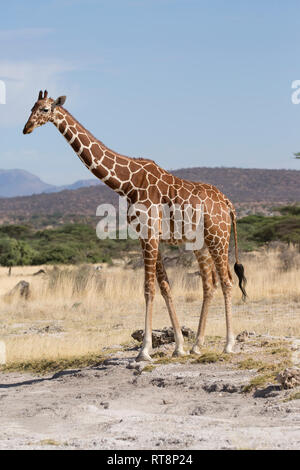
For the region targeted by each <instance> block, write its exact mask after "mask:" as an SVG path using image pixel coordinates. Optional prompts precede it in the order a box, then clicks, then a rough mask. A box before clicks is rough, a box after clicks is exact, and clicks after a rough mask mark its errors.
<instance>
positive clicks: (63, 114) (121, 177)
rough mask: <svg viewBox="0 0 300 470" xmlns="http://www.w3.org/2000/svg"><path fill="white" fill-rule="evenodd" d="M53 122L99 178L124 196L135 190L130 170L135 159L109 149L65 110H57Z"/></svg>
mask: <svg viewBox="0 0 300 470" xmlns="http://www.w3.org/2000/svg"><path fill="white" fill-rule="evenodd" d="M52 122H53V124H54V125H55V126H56V127H57V128H58V130H59V131H60V133H61V134H62V135H63V136H64V137H65V139H66V140H67V141H68V142H69V144H70V145H71V147H72V148H73V150H74V151H75V153H76V154H77V155H78V157H79V158H80V160H81V161H82V162H83V163H84V164H85V166H86V167H87V168H88V169H89V170H90V171H91V172H92V173H93V174H94V175H95V176H96V177H97V178H99V179H100V180H102V181H103V182H104V183H106V184H107V185H108V186H109V187H110V188H112V189H113V190H114V191H116V192H117V193H118V194H120V195H123V196H126V195H127V193H129V192H130V191H131V190H132V183H131V181H129V180H130V171H129V166H130V162H131V161H132V160H133V159H131V158H129V157H124V156H122V155H119V154H118V153H116V152H114V151H113V150H111V149H109V148H108V147H106V146H105V145H104V144H103V143H102V142H100V141H99V140H98V139H96V138H95V137H94V136H93V135H92V134H91V133H90V132H89V131H88V130H87V129H85V128H84V127H83V126H82V125H81V124H80V123H79V122H78V121H76V119H75V118H74V117H73V116H72V115H71V114H70V113H69V112H68V111H67V110H66V109H64V108H62V107H57V108H56V110H55V114H54V117H53V119H52Z"/></svg>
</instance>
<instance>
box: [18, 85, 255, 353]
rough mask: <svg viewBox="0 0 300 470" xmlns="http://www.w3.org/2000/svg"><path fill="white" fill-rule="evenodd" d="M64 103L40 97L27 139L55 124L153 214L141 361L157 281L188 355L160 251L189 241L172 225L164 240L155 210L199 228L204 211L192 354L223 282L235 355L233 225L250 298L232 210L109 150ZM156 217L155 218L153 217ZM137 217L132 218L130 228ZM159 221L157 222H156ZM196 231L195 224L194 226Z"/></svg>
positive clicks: (220, 198)
mask: <svg viewBox="0 0 300 470" xmlns="http://www.w3.org/2000/svg"><path fill="white" fill-rule="evenodd" d="M64 102H65V97H60V98H58V99H57V100H53V99H52V98H48V94H47V92H46V91H45V93H44V94H43V93H42V92H40V93H39V96H38V100H37V102H36V103H35V105H34V106H33V108H32V110H31V115H30V117H29V119H28V121H27V123H26V125H25V127H24V130H23V133H24V134H29V133H31V132H32V131H33V130H34V129H35V128H36V127H38V126H41V125H43V124H45V123H46V122H48V121H51V122H52V123H53V124H54V125H55V126H56V127H57V129H58V130H59V131H60V133H61V134H62V135H63V136H64V137H65V139H66V140H67V141H68V143H69V144H70V145H71V146H72V148H73V149H74V151H75V152H76V154H77V155H78V156H79V158H80V159H81V161H82V162H83V163H84V165H85V166H86V167H87V168H88V169H89V170H90V171H91V172H92V173H93V174H94V175H95V176H96V177H97V178H99V179H100V180H102V181H103V182H104V183H105V184H107V185H108V186H109V187H110V188H112V189H113V190H114V191H116V192H117V193H118V194H119V195H120V196H124V197H125V198H126V199H127V202H128V205H129V207H130V206H132V205H134V204H141V205H143V207H145V208H146V211H148V212H149V213H148V218H147V224H148V225H149V227H148V228H149V232H148V236H146V237H141V239H140V242H141V247H142V252H143V258H144V265H145V289H144V293H145V301H146V319H145V334H144V341H143V345H142V349H141V351H140V353H139V356H138V358H137V359H138V360H151V357H150V353H151V349H152V310H153V299H154V295H155V283H156V280H157V281H158V284H159V287H160V291H161V294H162V296H163V297H164V299H165V302H166V305H167V308H168V312H169V315H170V319H171V323H172V326H173V329H174V334H175V341H176V347H175V351H174V355H183V354H185V353H184V348H183V336H182V333H181V329H180V326H179V321H178V318H177V315H176V312H175V309H174V305H173V301H172V297H171V291H170V285H169V281H168V277H167V273H166V270H165V268H164V264H163V259H162V256H161V254H160V251H159V244H160V242H161V241H165V242H167V243H170V244H179V243H182V242H185V241H186V239H185V238H184V236H183V237H182V238H181V239H178V238H177V237H176V236H175V224H174V223H173V224H172V220H173V219H172V220H171V224H170V230H169V236H168V237H167V239H162V236H161V234H162V233H161V230H158V231H157V230H156V231H155V230H152V225H153V224H154V223H156V224H157V221H158V223H159V226H160V224H161V223H162V222H163V221H162V214H161V212H160V211H158V213H157V217H151V210H152V209H153V207H160V206H167V207H168V206H169V207H174V206H176V207H177V209H178V210H179V211H181V212H182V214H181V215H182V220H183V218H184V216H185V207H186V206H187V205H188V206H189V207H191V208H192V209H193V210H192V214H191V216H190V217H191V222H192V224H193V223H194V222H195V217H196V214H197V210H198V209H197V208H198V207H201V211H202V216H203V224H204V245H203V246H202V248H201V249H195V250H194V252H195V256H196V258H197V261H198V264H199V270H200V274H201V277H202V283H203V302H202V310H201V314H200V321H199V327H198V332H197V336H196V341H195V344H194V346H193V348H192V352H193V353H200V348H201V345H202V344H203V342H204V335H205V325H206V319H207V314H208V307H209V304H210V302H211V299H212V297H213V293H214V290H215V288H216V286H217V279H218V278H219V279H220V283H221V288H222V291H223V295H224V301H225V314H226V327H227V338H226V346H225V351H226V352H231V351H232V348H233V346H234V333H233V329H232V319H231V292H232V276H231V272H230V269H229V263H228V249H229V239H230V230H231V223H233V228H234V240H235V256H236V264H235V272H236V274H237V276H238V278H239V286H240V288H241V290H242V292H243V296H244V297H245V295H246V294H245V290H244V285H245V281H246V279H245V277H244V269H243V266H242V265H241V264H239V263H238V249H237V232H236V215H235V210H234V207H233V204H232V203H231V202H230V200H229V199H228V198H227V197H226V196H225V195H224V194H222V193H221V191H219V190H218V189H217V188H216V187H214V186H212V185H210V184H205V183H196V182H191V181H186V180H183V179H180V178H177V177H176V176H173V175H172V174H170V173H169V172H168V171H166V170H164V169H162V168H160V167H159V166H158V165H157V164H156V163H155V162H154V161H152V160H148V159H143V158H129V157H126V156H124V155H120V154H119V153H117V152H114V151H113V150H111V149H109V148H108V147H106V146H105V145H104V144H103V143H102V142H101V141H99V140H98V139H96V138H95V137H94V136H93V135H92V134H91V133H90V132H89V131H88V130H86V129H85V128H84V127H83V126H82V125H81V124H80V123H79V122H78V121H77V120H76V119H75V118H74V117H73V116H71V114H70V113H69V112H68V111H67V110H66V109H64V108H63V107H62V105H63V104H64ZM152 214H153V212H152ZM134 217H136V216H132V217H131V216H130V212H129V215H128V219H129V222H132V221H133V219H134ZM154 219H155V220H154ZM194 229H195V230H196V229H197V227H196V224H194Z"/></svg>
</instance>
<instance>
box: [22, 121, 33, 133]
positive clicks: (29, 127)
mask: <svg viewBox="0 0 300 470" xmlns="http://www.w3.org/2000/svg"><path fill="white" fill-rule="evenodd" d="M33 129H34V125H33V124H28V123H27V124H25V127H24V129H23V134H31V132H32V131H33Z"/></svg>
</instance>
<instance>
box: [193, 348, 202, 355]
mask: <svg viewBox="0 0 300 470" xmlns="http://www.w3.org/2000/svg"><path fill="white" fill-rule="evenodd" d="M191 354H201V349H200V348H199V346H193V347H192V349H191Z"/></svg>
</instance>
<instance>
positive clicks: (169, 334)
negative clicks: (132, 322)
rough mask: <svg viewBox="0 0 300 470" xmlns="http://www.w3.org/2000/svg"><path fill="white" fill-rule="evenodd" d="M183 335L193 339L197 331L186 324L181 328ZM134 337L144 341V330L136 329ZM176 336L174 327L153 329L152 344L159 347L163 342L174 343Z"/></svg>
mask: <svg viewBox="0 0 300 470" xmlns="http://www.w3.org/2000/svg"><path fill="white" fill-rule="evenodd" d="M181 331H182V334H183V336H185V337H186V338H188V339H193V338H195V333H194V331H193V330H191V329H190V328H187V327H186V326H183V327H182V328H181ZM131 336H132V338H133V339H135V340H136V341H140V342H142V341H143V338H144V330H136V331H134V332H133V333H132V335H131ZM174 341H175V338H174V332H173V328H172V327H169V328H167V327H166V328H163V329H162V330H153V331H152V346H153V347H154V348H157V347H158V346H161V345H162V344H168V343H174Z"/></svg>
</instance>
